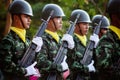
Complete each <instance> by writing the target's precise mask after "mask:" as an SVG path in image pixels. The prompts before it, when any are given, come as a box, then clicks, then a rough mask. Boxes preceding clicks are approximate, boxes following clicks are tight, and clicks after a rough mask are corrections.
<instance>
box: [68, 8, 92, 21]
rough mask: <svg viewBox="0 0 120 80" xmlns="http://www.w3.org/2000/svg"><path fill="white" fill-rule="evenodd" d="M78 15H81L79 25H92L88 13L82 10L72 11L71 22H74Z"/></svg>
mask: <svg viewBox="0 0 120 80" xmlns="http://www.w3.org/2000/svg"><path fill="white" fill-rule="evenodd" d="M78 14H80V17H79V19H78V21H77V23H79V22H87V23H91V20H90V17H89V15H88V13H87V12H86V11H84V10H80V9H76V10H73V11H72V13H71V16H70V21H72V22H74V21H75V19H76V17H77V15H78Z"/></svg>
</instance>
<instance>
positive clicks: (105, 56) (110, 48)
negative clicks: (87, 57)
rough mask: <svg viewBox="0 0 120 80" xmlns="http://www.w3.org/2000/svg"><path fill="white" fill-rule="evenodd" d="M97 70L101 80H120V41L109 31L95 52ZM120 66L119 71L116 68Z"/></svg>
mask: <svg viewBox="0 0 120 80" xmlns="http://www.w3.org/2000/svg"><path fill="white" fill-rule="evenodd" d="M95 54H96V59H97V61H96V68H97V69H98V72H99V78H100V80H120V62H119V64H118V59H119V60H120V39H119V38H118V36H117V35H116V34H115V32H113V31H112V30H109V31H108V32H107V33H106V34H105V35H104V36H103V37H102V38H101V39H100V41H99V44H98V46H97V48H96V50H95ZM118 65H119V71H117V69H116V67H118Z"/></svg>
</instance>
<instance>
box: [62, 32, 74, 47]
mask: <svg viewBox="0 0 120 80" xmlns="http://www.w3.org/2000/svg"><path fill="white" fill-rule="evenodd" d="M61 40H62V41H67V43H68V48H69V49H73V48H74V46H75V45H74V44H75V43H74V40H73V37H72V36H71V35H69V34H64V35H63V37H62V39H61Z"/></svg>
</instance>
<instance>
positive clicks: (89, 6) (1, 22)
mask: <svg viewBox="0 0 120 80" xmlns="http://www.w3.org/2000/svg"><path fill="white" fill-rule="evenodd" d="M7 1H8V0H1V1H0V37H1V36H2V33H3V32H4V29H5V25H6V20H7V18H6V15H7V8H6V6H7V5H6V4H7ZM26 1H28V2H29V3H30V4H31V6H32V8H33V13H34V16H33V17H32V23H31V27H30V29H29V30H27V35H28V36H30V38H32V37H33V36H34V35H35V33H36V31H37V30H38V28H39V26H40V25H41V20H40V17H41V11H42V8H43V7H44V5H45V4H48V3H55V4H58V5H60V6H61V7H62V9H63V11H64V13H65V15H66V17H64V18H63V30H62V31H58V33H59V34H60V35H62V34H63V33H65V31H66V29H67V28H68V27H69V26H70V24H69V17H70V14H71V12H72V11H73V10H74V9H83V10H85V11H87V12H88V14H89V15H90V18H91V19H92V17H93V16H94V15H96V14H104V15H105V16H107V15H106V14H105V9H106V4H107V2H108V0H26ZM90 34H91V29H90V31H89V33H88V37H89V35H90Z"/></svg>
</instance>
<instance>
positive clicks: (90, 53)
mask: <svg viewBox="0 0 120 80" xmlns="http://www.w3.org/2000/svg"><path fill="white" fill-rule="evenodd" d="M103 17H104V16H102V17H101V19H100V22H99V24H98V25H97V26H96V27H95V29H94V31H93V34H96V35H98V34H99V32H100V27H101V24H102V19H103ZM94 45H95V42H94V41H91V40H90V41H89V43H88V45H87V47H86V49H85V52H84V56H83V59H82V60H81V61H80V62H81V63H82V64H83V65H88V64H90V62H91V60H92V56H93V49H94Z"/></svg>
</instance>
